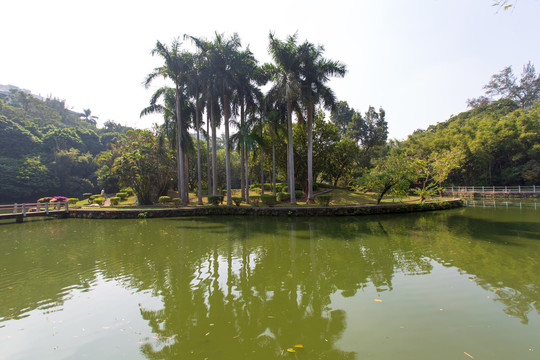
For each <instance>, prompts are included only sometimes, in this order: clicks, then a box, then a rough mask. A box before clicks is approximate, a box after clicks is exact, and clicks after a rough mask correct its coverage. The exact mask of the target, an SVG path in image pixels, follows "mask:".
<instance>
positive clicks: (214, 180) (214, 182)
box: [211, 99, 217, 195]
mask: <svg viewBox="0 0 540 360" xmlns="http://www.w3.org/2000/svg"><path fill="white" fill-rule="evenodd" d="M211 109H212V195H217V154H216V148H217V141H216V114H215V111H214V101H213V99H212V105H211Z"/></svg>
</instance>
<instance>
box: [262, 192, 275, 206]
mask: <svg viewBox="0 0 540 360" xmlns="http://www.w3.org/2000/svg"><path fill="white" fill-rule="evenodd" d="M261 202H262V203H263V204H264V205H266V206H269V207H272V206H274V205H276V202H277V201H276V196H275V195H273V194H263V195H261Z"/></svg>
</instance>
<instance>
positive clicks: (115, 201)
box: [110, 196, 122, 206]
mask: <svg viewBox="0 0 540 360" xmlns="http://www.w3.org/2000/svg"><path fill="white" fill-rule="evenodd" d="M110 200H111V205H113V206H114V205H118V204H120V200H122V199H120V198H119V197H118V196H113V197H112V198H111V199H110Z"/></svg>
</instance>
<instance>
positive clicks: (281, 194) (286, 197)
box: [277, 192, 291, 202]
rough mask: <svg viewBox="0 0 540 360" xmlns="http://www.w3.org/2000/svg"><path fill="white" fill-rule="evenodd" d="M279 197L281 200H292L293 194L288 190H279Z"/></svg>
mask: <svg viewBox="0 0 540 360" xmlns="http://www.w3.org/2000/svg"><path fill="white" fill-rule="evenodd" d="M277 198H278V201H279V202H283V201H290V200H291V194H289V193H288V192H278V193H277Z"/></svg>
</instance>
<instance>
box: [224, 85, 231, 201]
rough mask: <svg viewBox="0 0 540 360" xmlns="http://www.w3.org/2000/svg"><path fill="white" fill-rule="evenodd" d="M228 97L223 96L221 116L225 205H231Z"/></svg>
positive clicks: (229, 109)
mask: <svg viewBox="0 0 540 360" xmlns="http://www.w3.org/2000/svg"><path fill="white" fill-rule="evenodd" d="M230 112H231V107H230V105H229V97H228V96H226V95H225V96H224V97H223V116H224V120H225V180H226V183H227V205H232V199H231V159H230V151H229V118H230V116H231V114H230Z"/></svg>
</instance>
